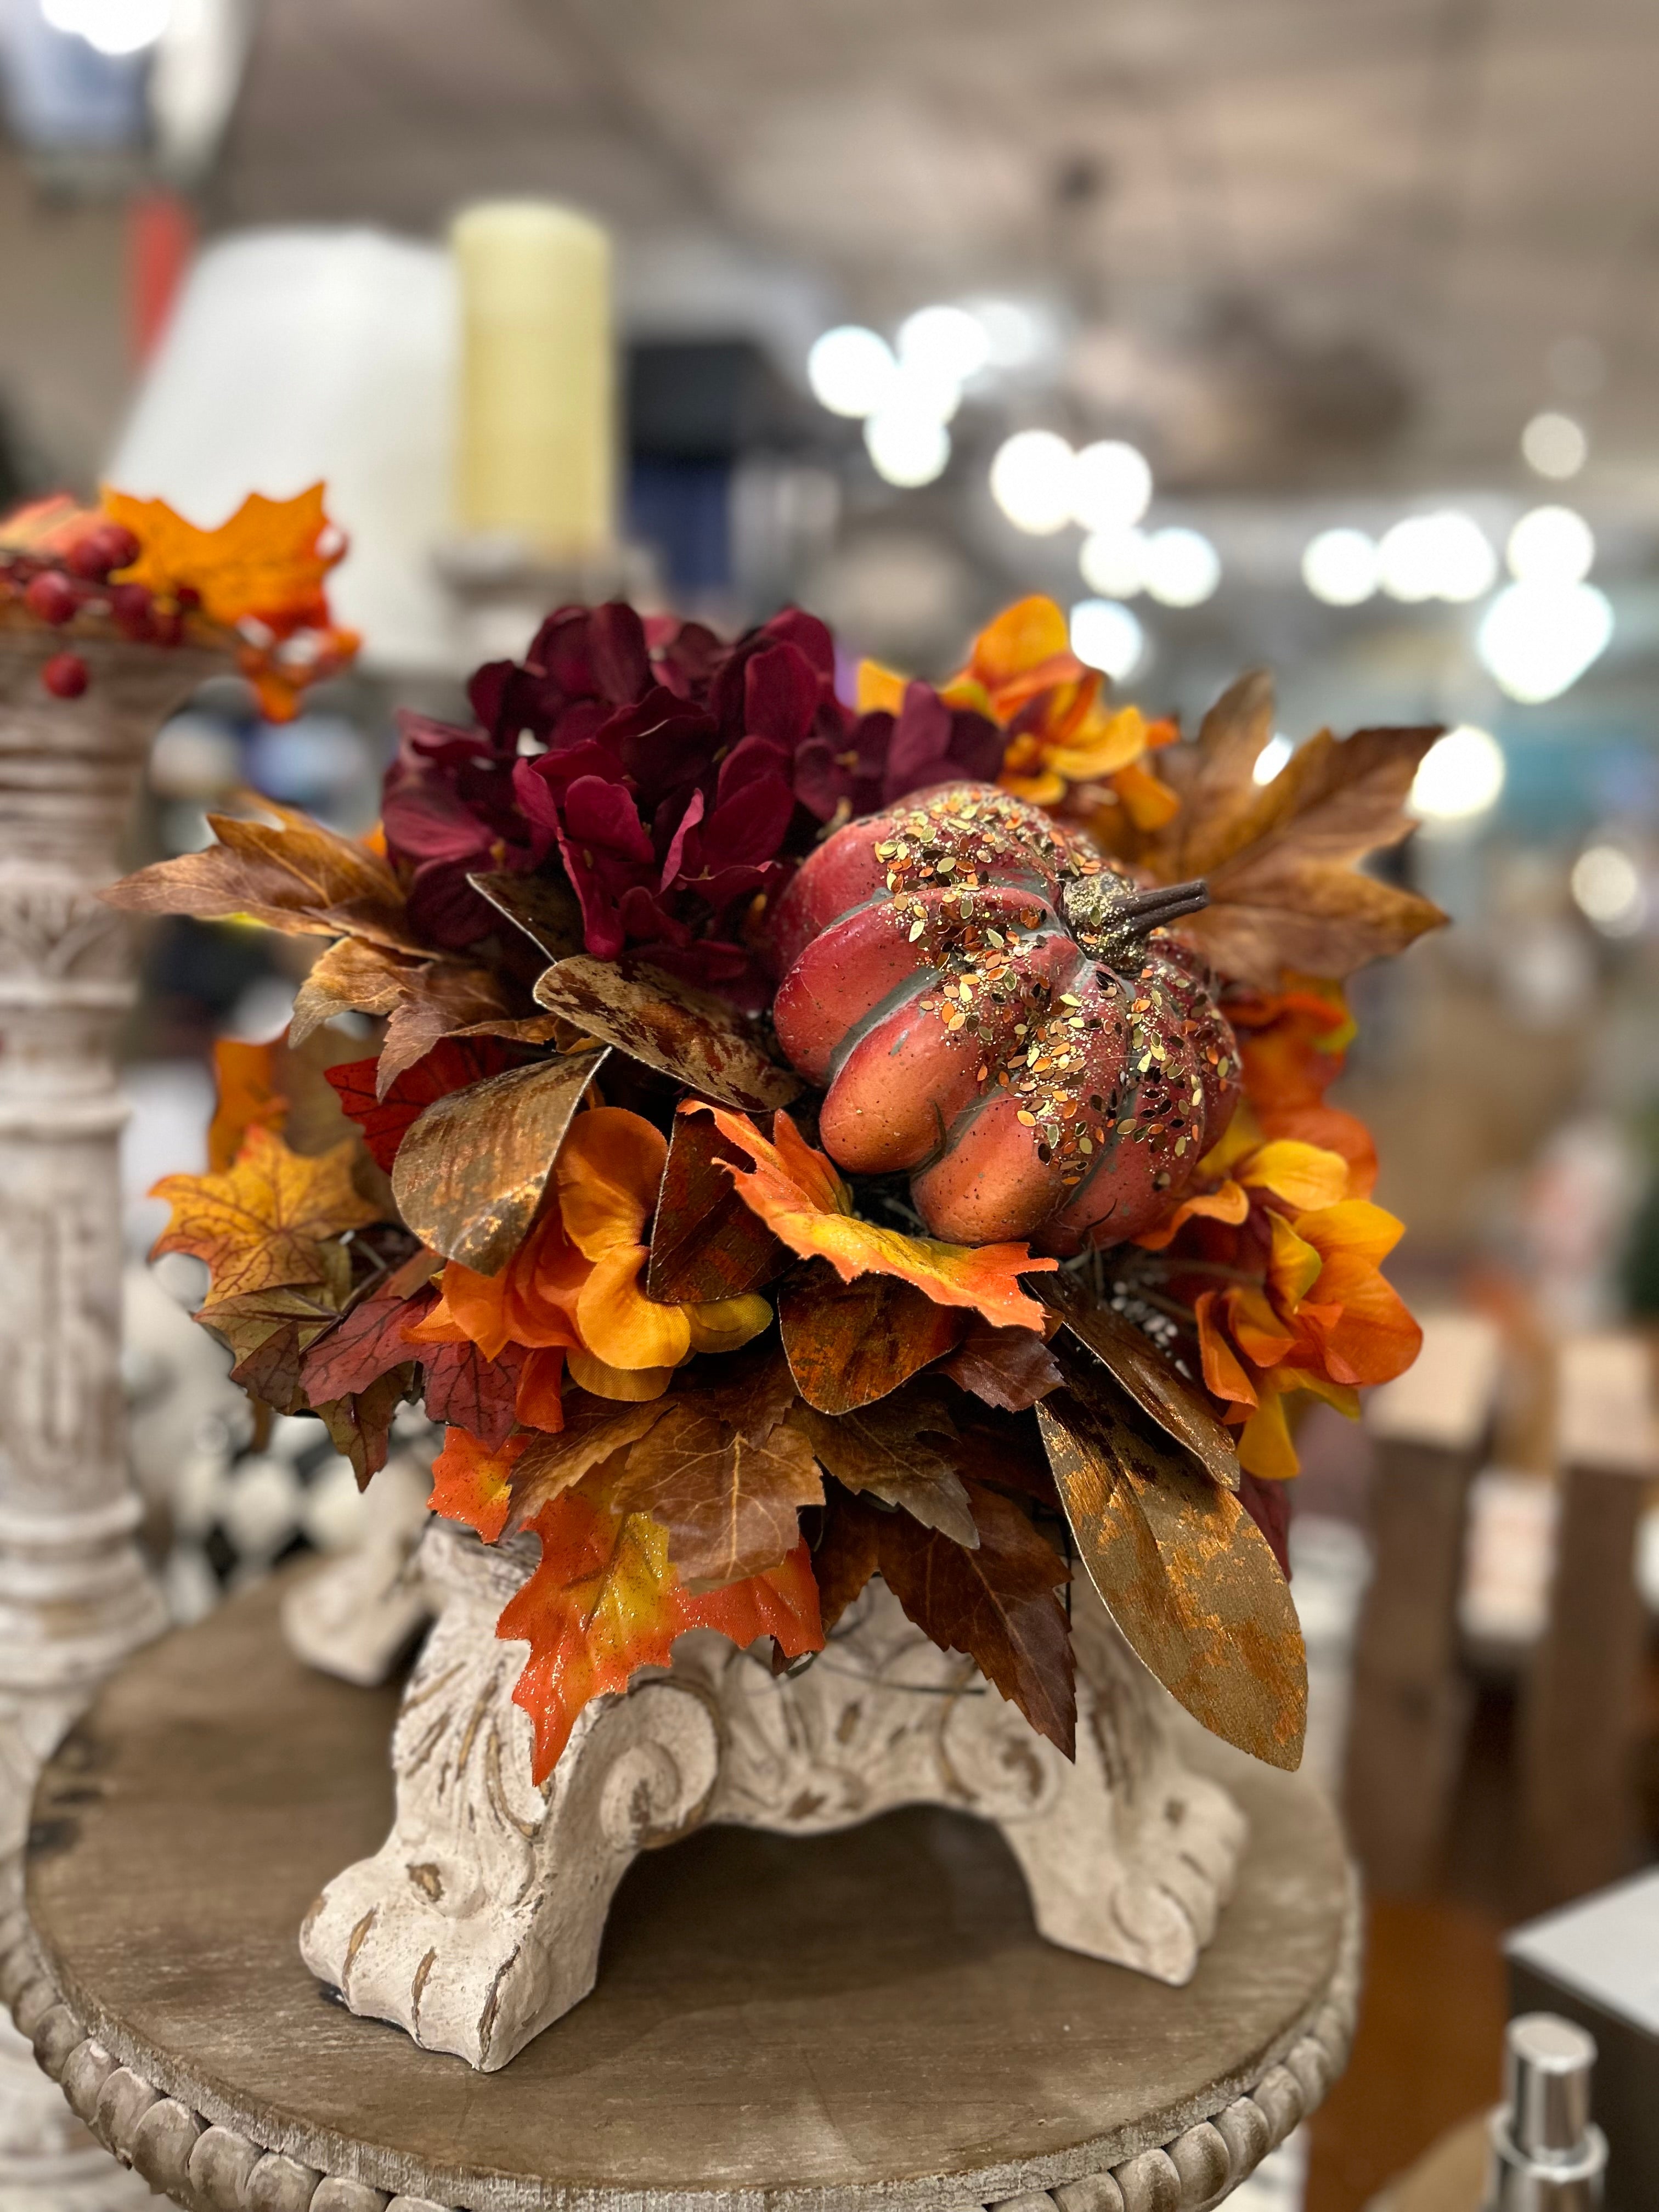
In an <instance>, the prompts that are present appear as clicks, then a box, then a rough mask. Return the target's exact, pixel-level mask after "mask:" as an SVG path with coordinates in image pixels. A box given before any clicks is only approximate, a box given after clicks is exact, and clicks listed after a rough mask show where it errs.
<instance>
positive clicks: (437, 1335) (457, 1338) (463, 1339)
mask: <svg viewBox="0 0 1659 2212" xmlns="http://www.w3.org/2000/svg"><path fill="white" fill-rule="evenodd" d="M451 1273H453V1274H454V1275H455V1276H456V1277H457V1279H458V1283H459V1278H460V1277H461V1276H465V1275H469V1274H471V1270H470V1269H469V1268H465V1267H461V1268H457V1267H456V1266H455V1262H454V1261H453V1260H452V1261H450V1263H449V1266H448V1267H446V1268H445V1269H444V1271H443V1273H441V1275H440V1276H439V1278H438V1281H439V1283H440V1285H441V1289H442V1295H441V1297H440V1298H439V1300H438V1303H437V1304H436V1305H435V1306H434V1307H433V1308H432V1310H431V1311H430V1312H429V1313H428V1314H427V1315H426V1316H425V1318H424V1319H423V1320H421V1321H417V1322H409V1323H407V1324H406V1325H405V1327H404V1335H405V1336H406V1337H407V1338H408V1339H409V1340H410V1342H411V1343H412V1344H476V1345H477V1347H478V1349H479V1351H480V1352H483V1356H484V1358H486V1359H499V1358H501V1353H502V1352H503V1350H504V1349H505V1348H506V1346H507V1345H508V1344H509V1343H510V1342H511V1341H512V1340H511V1338H510V1337H508V1336H507V1335H506V1334H498V1333H497V1332H496V1331H495V1329H493V1328H486V1329H485V1330H484V1334H482V1335H478V1336H475V1335H474V1334H473V1333H472V1330H471V1328H469V1327H468V1326H467V1324H466V1322H464V1321H462V1320H460V1319H459V1316H457V1314H456V1311H455V1309H454V1307H453V1305H452V1304H450V1300H449V1291H450V1284H449V1282H448V1280H447V1278H448V1277H449V1276H450V1275H451ZM471 1279H472V1281H473V1282H475V1283H487V1282H488V1281H489V1277H488V1276H487V1275H473V1276H472V1277H471ZM463 1297H465V1293H463ZM471 1318H473V1316H471V1315H469V1319H471ZM486 1335H487V1336H488V1338H489V1341H488V1342H487V1343H486V1341H485V1340H484V1339H485V1336H486Z"/></svg>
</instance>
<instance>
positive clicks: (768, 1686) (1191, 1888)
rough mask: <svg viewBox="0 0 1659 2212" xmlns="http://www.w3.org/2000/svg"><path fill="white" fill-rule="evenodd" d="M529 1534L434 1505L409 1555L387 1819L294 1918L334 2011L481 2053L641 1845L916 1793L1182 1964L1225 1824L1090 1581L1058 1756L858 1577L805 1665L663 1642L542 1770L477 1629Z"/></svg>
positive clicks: (1221, 1799) (1219, 1803) (577, 1970)
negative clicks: (470, 1521)
mask: <svg viewBox="0 0 1659 2212" xmlns="http://www.w3.org/2000/svg"><path fill="white" fill-rule="evenodd" d="M536 1557H537V1549H536V1546H535V1543H534V1541H533V1539H526V1540H522V1541H519V1542H516V1543H509V1544H507V1545H506V1546H501V1547H489V1546H486V1545H483V1544H482V1543H480V1542H479V1541H478V1539H477V1537H476V1536H474V1535H472V1534H470V1533H468V1532H466V1531H464V1530H461V1529H458V1528H455V1527H453V1525H452V1524H451V1523H449V1522H441V1521H435V1522H432V1523H431V1524H430V1525H429V1526H428V1529H427V1532H426V1535H425V1537H424V1539H423V1541H422V1548H421V1553H420V1565H421V1569H422V1577H423V1579H424V1580H425V1582H426V1583H427V1585H428V1589H430V1590H431V1591H432V1592H433V1594H434V1597H435V1602H436V1604H437V1605H438V1607H440V1608H441V1610H440V1613H439V1620H438V1624H437V1626H436V1627H435V1629H434V1631H433V1633H432V1636H431V1638H430V1640H429V1642H428V1644H427V1647H426V1649H425V1650H424V1651H423V1652H422V1656H421V1660H420V1662H419V1664H418V1666H417V1667H416V1670H415V1673H414V1674H413V1676H412V1677H411V1679H410V1684H409V1687H408V1689H407V1691H406V1692H404V1702H403V1709H402V1711H401V1714H400V1716H399V1718H398V1728H397V1731H396V1733H395V1735H394V1736H393V1739H392V1771H393V1774H394V1777H395V1779H396V1784H397V1793H398V1809H397V1814H396V1817H395V1819H394V1820H393V1822H392V1833H391V1834H390V1836H389V1837H388V1838H387V1839H386V1842H385V1843H384V1844H382V1845H381V1847H380V1850H378V1851H376V1852H375V1853H374V1856H373V1857H370V1858H368V1859H364V1860H362V1861H360V1862H359V1863H357V1864H356V1865H355V1866H351V1867H348V1868H347V1869H345V1871H344V1872H343V1873H342V1874H340V1875H337V1876H336V1877H335V1878H334V1880H333V1881H331V1882H330V1883H329V1885H328V1887H326V1889H325V1891H324V1892H323V1893H322V1895H321V1897H320V1898H319V1899H318V1900H317V1903H316V1905H314V1906H313V1908H312V1911H311V1912H310V1913H309V1914H308V1915H307V1919H306V1924H305V1928H304V1930H303V1933H302V1935H301V1952H302V1953H303V1954H304V1957H305V1960H306V1964H307V1966H309V1967H310V1968H311V1970H312V1972H313V1973H314V1974H316V1975H317V1977H318V1978H319V1980H321V1981H324V1982H326V1983H328V1984H331V1986H332V1987H334V1988H336V1989H337V1990H339V1992H340V1994H341V1996H342V1997H343V1999H344V2001H345V2002H346V2003H347V2004H348V2005H349V2007H350V2008H351V2010H352V2011H353V2012H356V2013H363V2014H367V2015H370V2016H372V2017H374V2018H375V2019H380V2020H390V2021H396V2022H397V2024H398V2026H399V2027H402V2028H404V2030H405V2031H406V2032H407V2033H409V2034H410V2035H411V2036H412V2037H413V2038H414V2039H415V2040H416V2042H417V2043H419V2044H421V2045H422V2046H423V2047H424V2048H426V2049H427V2050H429V2051H453V2052H454V2053H455V2054H456V2055H457V2056H458V2057H462V2058H465V2059H466V2060H467V2062H468V2063H470V2064H471V2065H473V2066H477V2067H480V2068H482V2069H486V2070H493V2069H495V2068H497V2067H500V2066H504V2065H506V2064H507V2062H508V2061H509V2060H510V2059H512V2058H513V2057H515V2056H516V2055H517V2054H518V2052H520V2051H521V2050H523V2048H524V2046H525V2045H526V2043H528V2042H529V2041H530V2039H531V2038H532V2036H534V2035H537V2034H538V2033H540V2032H541V2030H542V2029H543V2028H544V2027H546V2026H547V2025H548V2023H549V2022H550V2021H555V2020H557V2019H558V2018H559V2017H560V2016H561V2015H562V2014H564V2013H567V2012H568V2011H569V2009H570V2008H571V2007H572V2006H573V2005H574V2004H577V2003H579V2002H580V2001H581V1999H582V1998H583V1997H585V1996H586V1995H587V1993H588V1991H589V1990H591V1989H592V1986H593V1978H594V1974H595V1972H596V1970H597V1966H598V1962H599V1944H600V1939H601V1937H602V1936H603V1935H604V1932H605V1914H606V1911H607V1910H608V1908H609V1906H610V1903H611V1895H612V1893H614V1891H615V1889H616V1887H617V1882H618V1881H620V1880H621V1879H622V1876H623V1874H624V1873H625V1872H626V1870H627V1869H628V1867H629V1864H630V1863H631V1862H632V1861H633V1859H634V1858H635V1856H636V1854H637V1853H638V1852H640V1851H641V1850H648V1849H652V1848H654V1847H659V1846H660V1845H663V1844H671V1843H674V1842H676V1841H677V1840H678V1838H680V1837H682V1836H684V1835H687V1834H689V1833H690V1832H691V1831H692V1830H693V1829H695V1828H697V1827H700V1826H702V1825H703V1824H704V1823H705V1822H721V1821H727V1822H733V1823H736V1824H738V1825H739V1826H744V1827H752V1828H763V1829H769V1830H771V1831H774V1832H777V1833H781V1834H786V1835H793V1836H806V1835H821V1834H823V1833H825V1832H829V1831H831V1830H834V1829H837V1828H843V1827H847V1826H850V1825H851V1824H853V1823H854V1822H855V1821H860V1820H868V1819H869V1818H871V1817H872V1814H878V1813H884V1812H887V1811H890V1810H891V1809H892V1808H894V1807H896V1806H900V1805H915V1804H933V1805H942V1806H948V1807H951V1808H956V1809H959V1810H961V1811H963V1812H968V1813H972V1814H976V1815H977V1816H978V1817H979V1818H981V1819H982V1820H990V1821H992V1822H994V1824H995V1826H997V1827H998V1828H999V1829H1000V1831H1001V1832H1002V1835H1003V1837H1004V1838H1005V1840H1006V1843H1007V1844H1008V1845H1009V1848H1010V1849H1011V1850H1012V1852H1013V1854H1014V1857H1015V1858H1016V1859H1017V1860H1018V1863H1019V1865H1020V1869H1021V1870H1022V1872H1023V1873H1024V1876H1025V1880H1026V1883H1027V1886H1028V1887H1029V1889H1030V1897H1031V1904H1032V1909H1033V1911H1034V1913H1035V1915H1036V1924H1037V1927H1038V1929H1040V1930H1041V1932H1042V1934H1043V1935H1044V1936H1046V1937H1047V1938H1048V1941H1049V1942H1053V1943H1059V1944H1062V1945H1064V1946H1065V1948H1066V1949H1068V1950H1072V1951H1079V1952H1082V1953H1083V1954H1085V1956H1087V1957H1089V1958H1091V1959H1103V1960H1112V1961H1114V1962H1115V1963H1117V1964H1120V1965H1122V1966H1133V1967H1135V1968H1136V1969H1138V1970H1139V1972H1142V1973H1147V1974H1153V1975H1156V1976H1157V1977H1158V1979H1159V1980H1161V1981H1166V1982H1172V1983H1182V1982H1185V1981H1187V1980H1188V1979H1189V1978H1191V1976H1192V1973H1193V1971H1194V1967H1195V1966H1196V1965H1197V1963H1198V1957H1199V1953H1200V1949H1201V1948H1202V1947H1203V1945H1204V1944H1205V1943H1206V1942H1208V1941H1209V1939H1210V1937H1211V1936H1212V1935H1213V1933H1214V1931H1215V1924H1216V1916H1217V1913H1218V1911H1219V1909H1220V1907H1221V1905H1222V1904H1223V1902H1224V1901H1225V1899H1226V1897H1227V1895H1228V1893H1229V1892H1230V1890H1231V1887H1232V1880H1233V1872H1234V1869H1235V1866H1236V1864H1237V1858H1238V1854H1239V1851H1240V1849H1241V1848H1242V1846H1243V1841H1244V1822H1243V1818H1242V1816H1241V1815H1240V1814H1239V1812H1238V1810H1237V1807H1236V1806H1235V1805H1234V1804H1233V1802H1232V1801H1231V1798H1230V1797H1229V1796H1227V1795H1226V1793H1225V1791H1224V1790H1220V1789H1218V1787H1217V1786H1216V1784H1214V1783H1213V1782H1210V1781H1206V1780H1205V1779H1203V1778H1200V1776H1198V1775H1195V1774H1194V1773H1193V1772H1192V1771H1191V1770H1190V1769H1189V1768H1188V1766H1186V1765H1185V1764H1184V1763H1183V1761H1182V1758H1181V1756H1180V1754H1179V1753H1178V1752H1177V1751H1176V1747H1175V1745H1174V1743H1173V1741H1172V1740H1171V1737H1170V1730H1169V1727H1168V1724H1167V1718H1166V1715H1167V1711H1169V1710H1170V1705H1169V1700H1168V1699H1166V1698H1164V1695H1163V1693H1162V1692H1160V1691H1158V1689H1157V1688H1156V1686H1154V1685H1153V1683H1152V1680H1151V1678H1150V1677H1149V1676H1148V1675H1147V1674H1146V1672H1145V1670H1144V1668H1141V1667H1140V1665H1139V1662H1137V1661H1136V1660H1135V1659H1134V1658H1133V1656H1132V1655H1131V1654H1130V1653H1129V1652H1128V1650H1127V1648H1126V1647H1125V1646H1124V1645H1123V1644H1122V1643H1121V1639H1120V1638H1119V1637H1118V1635H1117V1632H1116V1631H1115V1629H1114V1628H1113V1626H1112V1625H1111V1623H1110V1621H1109V1620H1108V1619H1107V1617H1106V1615H1105V1613H1104V1612H1103V1609H1102V1608H1101V1607H1100V1606H1099V1603H1098V1601H1097V1599H1095V1597H1094V1595H1093V1592H1092V1590H1091V1589H1090V1588H1089V1586H1088V1585H1086V1584H1084V1585H1081V1586H1080V1587H1079V1589H1077V1590H1076V1591H1075V1592H1074V1593H1073V1633H1074V1638H1075V1640H1076V1643H1077V1647H1078V1650H1079V1660H1080V1665H1079V1683H1078V1696H1079V1716H1078V1744H1077V1758H1076V1760H1075V1762H1074V1763H1073V1762H1071V1761H1068V1760H1066V1759H1065V1758H1063V1757H1062V1756H1061V1754H1060V1753H1059V1752H1058V1751H1056V1750H1055V1748H1054V1746H1053V1745H1052V1744H1050V1743H1048V1742H1047V1741H1044V1740H1043V1739H1042V1737H1041V1736H1039V1735H1036V1733H1035V1731H1034V1730H1033V1729H1031V1728H1030V1726H1029V1725H1028V1723H1026V1721H1025V1720H1024V1717H1023V1716H1022V1715H1021V1714H1020V1713H1019V1712H1018V1711H1017V1710H1016V1709H1015V1708H1014V1707H1013V1706H1012V1705H1009V1704H1007V1703H1006V1700H1005V1699H1002V1698H1001V1697H1000V1696H999V1695H998V1693H997V1692H995V1691H994V1690H993V1689H991V1688H990V1687H989V1686H988V1685H987V1683H986V1682H985V1681H984V1680H982V1679H981V1677H980V1675H979V1674H977V1672H976V1670H975V1668H973V1666H972V1665H971V1664H970V1663H969V1662H968V1661H966V1660H964V1659H961V1658H959V1657H957V1656H954V1655H952V1654H951V1653H948V1652H943V1651H940V1650H939V1649H938V1648H937V1647H936V1646H935V1645H934V1644H930V1643H929V1642H928V1640H927V1638H926V1637H925V1636H923V1635H922V1634H921V1631H920V1630H918V1629H917V1628H916V1627H915V1626H914V1625H913V1624H912V1623H911V1622H910V1621H909V1620H907V1619H906V1617H905V1615H904V1613H902V1610H901V1609H900V1607H899V1605H898V1602H897V1601H896V1599H895V1598H894V1597H893V1595H891V1593H890V1591H889V1590H888V1589H885V1587H884V1585H883V1584H881V1583H879V1582H876V1583H872V1584H871V1585H870V1586H869V1588H868V1589H866V1592H865V1593H864V1595H863V1596H862V1597H861V1598H860V1600H859V1601H858V1602H857V1604H856V1605H855V1606H854V1607H853V1608H852V1609H850V1610H849V1612H848V1613H847V1614H846V1615H845V1616H843V1618H842V1621H841V1622H840V1623H839V1624H838V1625H837V1627H836V1631H835V1633H834V1635H833V1636H832V1638H831V1640H830V1644H829V1649H828V1650H826V1651H825V1652H824V1653H823V1655H822V1656H820V1657H819V1658H818V1659H817V1660H816V1661H815V1662H813V1663H812V1664H811V1666H810V1667H807V1668H805V1669H804V1670H803V1671H802V1672H801V1673H800V1674H798V1675H793V1676H785V1677H783V1678H781V1679H780V1678H778V1677H776V1676H775V1675H774V1674H772V1672H771V1669H770V1667H769V1663H768V1662H769V1657H770V1647H769V1644H763V1645H760V1646H757V1649H756V1650H754V1651H752V1652H744V1651H740V1650H737V1649H736V1647H735V1646H733V1645H732V1644H729V1643H728V1642H727V1641H726V1639H725V1638H723V1637H720V1636H715V1635H713V1634H711V1633H708V1632H698V1633H696V1634H693V1635H690V1636H686V1637H684V1638H681V1640H680V1641H679V1642H678V1644H677V1645H676V1647H675V1654H674V1663H673V1666H672V1668H671V1669H669V1670H667V1671H665V1672H664V1671H660V1670H653V1673H652V1674H650V1675H648V1676H646V1677H644V1678H642V1679H641V1680H639V1681H638V1682H636V1684H635V1686H634V1687H633V1688H632V1689H630V1690H629V1692H628V1693H627V1694H626V1695H625V1696H621V1697H606V1698H602V1699H596V1700H595V1701H594V1703H593V1704H592V1705H589V1706H588V1707H587V1708H586V1710H585V1711H584V1712H583V1714H582V1716H581V1717H580V1720H579V1721H578V1723H577V1724H576V1728H575V1731H574V1734H573V1735H572V1737H571V1740H570V1742H569V1744H568V1747H566V1749H565V1752H564V1753H563V1755H562V1758H561V1759H560V1760H559V1762H558V1765H557V1766H556V1768H555V1769H554V1771H553V1773H552V1775H551V1776H550V1778H549V1779H548V1781H547V1782H546V1784H544V1785H543V1786H542V1787H541V1788H540V1789H538V1788H537V1787H536V1786H535V1785H534V1784H532V1781H531V1778H530V1774H531V1750H532V1735H531V1727H530V1723H529V1720H528V1718H527V1717H526V1715H525V1714H524V1713H523V1712H522V1711H520V1708H519V1707H518V1706H516V1705H513V1702H512V1692H513V1685H514V1684H515V1682H516V1681H517V1680H518V1677H519V1673H520V1668H521V1667H522V1665H523V1663H524V1660H525V1657H526V1646H524V1645H522V1644H503V1643H502V1642H501V1639H500V1638H498V1637H497V1636H496V1634H495V1621H496V1618H497V1616H498V1615H499V1613H501V1607H503V1606H504V1605H505V1604H506V1602H507V1599H508V1598H509V1597H510V1596H511V1595H512V1594H513V1591H514V1590H516V1589H518V1588H519V1586H520V1584H521V1583H522V1582H523V1581H524V1579H525V1577H526V1575H527V1574H528V1573H529V1572H530V1571H531V1570H532V1567H533V1565H534V1564H535V1559H536ZM290 1610H291V1608H290Z"/></svg>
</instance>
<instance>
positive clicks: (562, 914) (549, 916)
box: [467, 872, 583, 960]
mask: <svg viewBox="0 0 1659 2212" xmlns="http://www.w3.org/2000/svg"><path fill="white" fill-rule="evenodd" d="M467 881H468V883H470V884H471V886H472V888H473V890H475V891H477V894H478V896H480V898H484V899H488V900H489V903H490V905H491V906H493V907H494V908H495V910H496V912H497V913H498V914H503V915H506V916H507V920H508V921H510V922H512V923H513V925H514V926H515V927H517V928H519V929H521V930H522V931H523V932H524V933H525V935H526V937H527V938H528V939H530V941H531V943H532V945H536V946H538V948H539V949H540V951H543V952H544V953H545V954H546V956H547V957H548V958H549V959H550V960H567V959H568V958H569V957H570V956H571V955H572V954H573V953H576V952H580V951H581V949H582V943H583V939H582V910H581V907H580V902H578V900H577V897H576V894H575V893H574V891H573V890H571V888H570V886H569V884H567V883H562V882H561V881H560V880H559V879H558V878H556V877H554V876H515V875H513V874H511V873H509V872H504V873H502V874H500V875H491V876H469V877H468V878H467Z"/></svg>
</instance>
